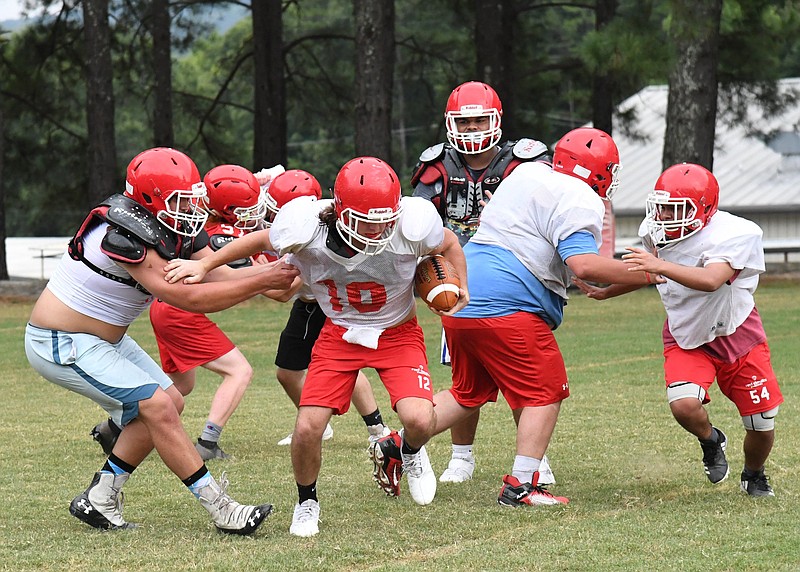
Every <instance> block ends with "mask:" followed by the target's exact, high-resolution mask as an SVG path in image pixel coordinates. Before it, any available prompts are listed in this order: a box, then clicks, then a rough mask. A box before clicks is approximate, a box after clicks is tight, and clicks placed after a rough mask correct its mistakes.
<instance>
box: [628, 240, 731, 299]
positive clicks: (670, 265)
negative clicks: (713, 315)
mask: <svg viewBox="0 0 800 572" xmlns="http://www.w3.org/2000/svg"><path fill="white" fill-rule="evenodd" d="M627 250H628V251H629V252H628V253H627V254H624V255H623V256H622V260H624V261H625V262H624V263H625V264H627V265H628V266H629V268H630V269H631V270H632V271H643V272H649V273H651V274H660V275H661V276H665V277H667V278H669V279H670V280H674V281H675V282H678V283H679V284H683V285H684V286H686V287H687V288H691V289H692V290H700V291H701V292H714V291H715V290H718V289H719V288H720V287H722V285H723V284H725V283H726V282H728V281H730V279H731V278H733V276H734V274H735V273H736V271H735V270H734V269H733V268H732V267H731V265H730V264H728V263H727V262H712V263H711V264H708V265H707V266H684V265H682V264H676V263H674V262H668V261H666V260H663V259H661V258H658V257H656V256H653V255H652V254H650V253H649V252H647V251H646V250H644V249H642V248H634V247H631V248H628V249H627Z"/></svg>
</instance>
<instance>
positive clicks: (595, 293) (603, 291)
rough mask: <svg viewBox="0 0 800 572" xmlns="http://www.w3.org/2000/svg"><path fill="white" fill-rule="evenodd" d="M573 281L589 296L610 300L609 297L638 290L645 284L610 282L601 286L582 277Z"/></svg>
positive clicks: (594, 298)
mask: <svg viewBox="0 0 800 572" xmlns="http://www.w3.org/2000/svg"><path fill="white" fill-rule="evenodd" d="M572 283H573V284H575V286H577V287H578V289H579V290H580V291H581V292H583V293H584V294H586V296H587V297H589V298H592V299H593V300H608V299H609V298H616V297H617V296H622V295H623V294H627V293H628V292H633V291H634V290H638V289H639V288H641V287H642V286H643V285H639V284H610V285H608V286H605V287H602V288H601V287H599V286H594V285H593V284H589V283H588V282H584V281H583V280H581V279H580V278H573V279H572Z"/></svg>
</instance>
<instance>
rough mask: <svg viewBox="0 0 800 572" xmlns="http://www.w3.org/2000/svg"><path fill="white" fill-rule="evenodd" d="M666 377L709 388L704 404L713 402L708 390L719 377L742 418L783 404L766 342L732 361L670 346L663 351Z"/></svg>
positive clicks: (724, 390) (720, 384)
mask: <svg viewBox="0 0 800 572" xmlns="http://www.w3.org/2000/svg"><path fill="white" fill-rule="evenodd" d="M664 378H665V380H666V382H667V386H669V385H670V384H672V383H677V382H682V381H683V382H686V381H688V382H691V383H695V384H697V385H699V386H700V387H702V388H703V389H705V390H706V398H705V400H704V401H703V403H708V402H709V401H711V398H710V397H709V396H708V390H709V389H710V388H711V384H713V383H714V378H716V380H717V385H718V386H719V390H720V391H721V392H722V394H723V395H724V396H725V397H727V398H728V399H730V400H731V401H733V403H734V404H735V405H736V408H737V409H738V410H739V414H740V415H741V416H743V417H744V416H745V415H754V414H756V413H764V412H765V411H769V410H770V409H773V408H775V407H777V406H778V405H780V404H781V403H783V395H782V394H781V389H780V387H778V379H777V378H776V377H775V372H774V371H773V370H772V365H771V363H770V358H769V346H768V345H767V343H766V342H764V343H762V344H759V345H757V346H756V347H754V348H753V349H752V350H750V352H749V353H748V354H747V355H745V356H743V357H740V358H739V359H737V360H736V361H735V362H733V363H728V362H724V361H721V360H718V359H715V358H713V357H711V356H710V355H708V354H707V353H705V352H703V351H702V350H700V349H694V350H684V349H681V348H680V347H678V346H670V347H668V348H666V349H665V350H664Z"/></svg>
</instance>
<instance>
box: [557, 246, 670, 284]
mask: <svg viewBox="0 0 800 572" xmlns="http://www.w3.org/2000/svg"><path fill="white" fill-rule="evenodd" d="M564 262H565V263H566V265H567V266H569V269H570V270H572V272H573V273H574V274H575V276H577V277H578V278H580V279H581V280H583V281H588V282H601V283H604V284H631V285H636V286H639V287H641V286H647V285H648V284H653V283H654V281H655V278H654V277H653V275H652V273H651V274H650V275H649V276H648V274H645V272H644V271H639V270H637V271H632V270H633V269H631V268H630V267H629V265H627V264H625V263H624V262H622V261H621V260H616V259H614V258H606V257H605V256H600V255H599V254H594V253H587V254H575V255H573V256H570V257H569V258H567V259H566V260H565V261H564Z"/></svg>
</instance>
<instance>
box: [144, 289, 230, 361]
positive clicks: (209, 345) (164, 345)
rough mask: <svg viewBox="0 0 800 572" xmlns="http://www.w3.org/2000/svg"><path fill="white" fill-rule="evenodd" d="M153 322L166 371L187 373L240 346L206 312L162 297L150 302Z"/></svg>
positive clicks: (151, 320) (159, 352)
mask: <svg viewBox="0 0 800 572" xmlns="http://www.w3.org/2000/svg"><path fill="white" fill-rule="evenodd" d="M150 323H151V324H153V332H154V333H155V335H156V343H158V354H159V356H160V357H161V368H162V369H163V370H164V371H165V372H166V373H175V372H176V371H179V372H181V373H186V372H187V371H189V370H191V369H194V368H196V367H198V366H201V365H205V364H207V363H208V362H210V361H214V360H215V359H219V358H221V357H222V356H224V355H225V354H227V353H228V352H230V351H231V350H232V349H234V348H235V347H236V345H235V344H234V343H233V342H232V341H231V340H230V339H228V336H226V335H225V334H224V333H223V332H222V330H220V329H219V326H217V325H216V324H215V323H214V322H212V321H211V320H209V319H208V317H207V316H206V315H205V314H195V313H194V312H187V311H186V310H181V309H180V308H176V307H174V306H170V305H169V304H166V303H164V302H162V301H160V300H156V301H155V302H153V304H152V305H151V306H150Z"/></svg>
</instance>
